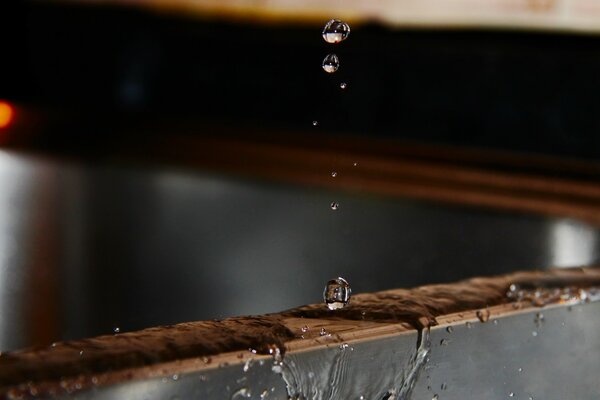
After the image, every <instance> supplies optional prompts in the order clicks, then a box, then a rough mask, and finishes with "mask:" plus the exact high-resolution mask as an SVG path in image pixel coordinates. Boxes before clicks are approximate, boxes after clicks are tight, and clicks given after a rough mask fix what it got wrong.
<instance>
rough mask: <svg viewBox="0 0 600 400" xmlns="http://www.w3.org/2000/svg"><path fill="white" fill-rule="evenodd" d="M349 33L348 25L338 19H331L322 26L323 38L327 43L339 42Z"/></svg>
mask: <svg viewBox="0 0 600 400" xmlns="http://www.w3.org/2000/svg"><path fill="white" fill-rule="evenodd" d="M348 35H350V26H349V25H348V24H347V23H345V22H344V21H340V20H339V19H332V20H330V21H329V22H327V23H326V24H325V27H323V39H324V40H325V41H326V42H327V43H332V44H335V43H340V42H342V41H344V40H346V39H347V38H348Z"/></svg>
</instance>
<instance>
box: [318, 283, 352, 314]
mask: <svg viewBox="0 0 600 400" xmlns="http://www.w3.org/2000/svg"><path fill="white" fill-rule="evenodd" d="M351 296H352V289H350V284H349V283H348V281H346V280H345V279H344V278H337V279H332V280H330V281H329V282H327V286H325V290H324V291H323V299H324V300H325V303H326V304H327V307H329V309H330V310H337V309H339V308H343V307H344V306H346V305H347V304H348V303H349V302H350V297H351Z"/></svg>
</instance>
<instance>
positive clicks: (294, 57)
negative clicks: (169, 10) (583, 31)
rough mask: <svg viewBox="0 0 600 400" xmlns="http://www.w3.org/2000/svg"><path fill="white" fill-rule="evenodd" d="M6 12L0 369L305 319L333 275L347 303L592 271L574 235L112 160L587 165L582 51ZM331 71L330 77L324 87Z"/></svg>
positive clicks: (57, 8)
mask: <svg viewBox="0 0 600 400" xmlns="http://www.w3.org/2000/svg"><path fill="white" fill-rule="evenodd" d="M8 3H9V2H3V3H2V5H1V6H0V7H2V9H0V19H2V22H3V23H2V24H0V35H2V38H3V41H2V46H3V47H2V51H1V53H0V56H1V62H0V98H2V99H5V100H8V101H10V102H11V103H12V104H14V105H15V107H16V110H17V117H16V123H15V126H14V129H13V130H11V129H12V128H11V129H9V130H8V131H5V132H3V135H4V134H6V132H8V135H9V136H8V137H9V139H10V140H8V141H6V142H5V145H4V148H3V150H1V151H0V351H4V350H12V349H16V348H20V347H24V346H29V345H34V344H38V345H40V344H41V345H47V344H48V343H50V342H51V341H54V340H62V339H72V338H79V337H85V336H91V335H98V334H108V333H111V332H112V330H113V329H114V328H115V327H119V328H120V329H121V331H128V330H134V329H140V328H144V327H148V326H154V325H160V324H170V323H176V322H182V321H190V320H200V319H209V318H223V317H226V316H231V315H239V314H256V313H265V312H274V311H279V310H282V309H285V308H289V307H293V306H297V305H300V304H304V303H311V302H318V301H320V299H321V293H322V289H323V286H324V284H325V282H326V281H327V280H329V279H331V278H333V277H336V276H338V275H341V276H344V277H345V278H347V279H348V280H349V281H350V283H351V285H352V287H353V288H354V290H355V292H365V291H374V290H383V289H389V288H392V287H410V286H415V285H420V284H427V283H434V282H449V281H454V280H458V279H462V278H466V277H469V276H475V275H489V274H498V273H504V272H508V271H514V270H518V269H531V268H545V267H548V266H551V265H555V266H560V267H565V266H573V265H589V264H593V263H595V262H598V261H599V257H600V251H599V248H600V233H599V230H598V228H597V227H595V226H592V225H590V224H587V223H584V222H581V221H577V220H572V219H564V218H559V217H542V216H533V215H526V214H518V213H509V212H499V211H490V210H483V209H473V208H467V207H457V206H447V205H442V204H434V203H427V202H418V201H412V200H407V199H391V198H384V197H378V196H374V195H369V194H366V193H348V192H346V193H341V192H339V191H336V190H334V189H331V190H326V189H319V190H317V189H314V188H310V187H303V186H298V185H291V184H285V183H280V184H274V183H269V182H265V181H259V180H252V179H247V178H246V179H242V178H240V177H239V176H235V175H231V174H230V175H227V174H221V173H215V172H214V171H213V172H208V171H204V170H198V169H193V168H188V169H183V168H180V167H177V166H175V165H165V164H161V165H158V166H157V165H153V164H152V163H145V162H139V163H133V162H132V163H127V164H123V163H118V162H114V160H113V159H112V158H111V155H112V154H113V152H114V151H117V152H118V151H119V150H120V149H121V147H122V145H123V146H124V144H127V146H131V145H132V144H134V145H135V143H136V142H137V141H139V142H140V143H141V142H143V141H144V140H145V139H146V138H147V137H150V136H152V137H159V138H163V139H164V140H165V143H169V138H170V137H172V136H174V135H180V134H185V135H199V136H207V135H208V136H210V135H219V133H215V132H221V131H223V130H229V131H233V132H234V133H235V134H236V135H238V136H240V135H241V136H248V137H250V138H252V136H251V135H253V133H252V132H262V131H269V132H277V134H278V135H281V136H285V135H286V134H288V133H290V132H295V134H296V135H297V134H298V132H303V131H304V132H310V133H312V134H317V135H319V134H322V135H324V136H325V135H336V137H339V138H340V140H343V139H344V137H350V136H360V137H362V138H363V139H366V140H370V139H371V138H396V139H409V140H414V141H418V142H422V143H442V144H449V145H451V146H464V147H469V148H474V149H477V148H491V149H508V150H513V151H517V152H526V153H529V152H530V153H540V154H555V155H563V156H569V157H573V158H578V159H596V158H597V157H598V156H599V155H600V143H599V141H600V139H599V135H598V129H599V124H600V121H599V119H598V115H599V114H600V113H599V111H600V100H599V97H598V93H600V77H599V76H600V75H599V73H598V71H600V38H597V37H594V36H585V35H567V34H558V33H535V32H508V31H489V30H488V31H483V30H481V31H478V30H464V31H452V30H401V29H390V28H385V27H382V26H377V25H363V26H352V33H351V35H350V37H349V39H348V40H347V41H345V42H343V43H341V44H339V45H336V46H332V45H328V44H326V43H325V42H324V41H323V40H322V38H321V36H320V31H321V26H320V25H307V24H299V23H298V24H293V23H288V24H276V23H269V24H265V23H263V24H259V23H250V22H241V21H237V22H232V21H229V22H228V21H225V20H217V19H208V18H191V17H184V16H181V15H175V14H156V13H151V12H149V11H143V10H141V9H134V8H127V7H96V6H77V5H72V4H71V5H68V4H60V3H53V2H31V3H29V2H23V3H21V2H19V3H15V4H8ZM9 5H10V7H9ZM331 51H335V52H336V53H337V54H338V55H339V57H340V60H341V67H340V69H339V70H338V72H337V73H335V74H333V75H327V74H326V73H324V72H323V71H322V69H321V66H320V64H321V60H322V59H323V58H324V57H325V55H326V54H327V53H329V52H331ZM341 82H346V83H347V84H348V88H347V89H346V90H344V91H342V90H341V89H340V88H339V84H340V83H341ZM313 120H317V121H319V124H318V126H317V127H313V126H312V121H313ZM207 126H212V127H215V126H218V127H226V129H221V130H219V129H217V130H213V129H212V128H210V129H209V128H206V127H207ZM19 129H23V131H19ZM14 132H17V134H16V135H13V133H14ZM0 139H2V137H0ZM317 147H318V146H317ZM148 161H152V160H148ZM332 165H335V160H332ZM344 167H345V168H351V167H350V166H344ZM339 171H340V173H341V174H343V168H341V169H339ZM323 173H324V174H329V173H330V171H323ZM332 201H337V202H339V203H340V209H339V210H338V211H336V212H333V211H331V210H330V209H329V204H330V203H331V202H332Z"/></svg>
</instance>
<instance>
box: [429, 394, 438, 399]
mask: <svg viewBox="0 0 600 400" xmlns="http://www.w3.org/2000/svg"><path fill="white" fill-rule="evenodd" d="M439 398H440V396H438V395H437V394H434V395H433V397H432V398H431V400H438V399H439Z"/></svg>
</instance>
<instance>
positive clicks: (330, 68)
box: [322, 53, 340, 74]
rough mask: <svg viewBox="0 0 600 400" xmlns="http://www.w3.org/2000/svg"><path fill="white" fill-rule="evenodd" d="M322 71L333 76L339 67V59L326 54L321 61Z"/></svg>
mask: <svg viewBox="0 0 600 400" xmlns="http://www.w3.org/2000/svg"><path fill="white" fill-rule="evenodd" d="M322 65H323V71H325V72H327V73H329V74H333V73H334V72H335V71H337V70H338V68H339V67H340V59H339V58H338V56H336V55H335V54H333V53H332V54H327V55H326V56H325V58H324V59H323V64H322Z"/></svg>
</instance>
